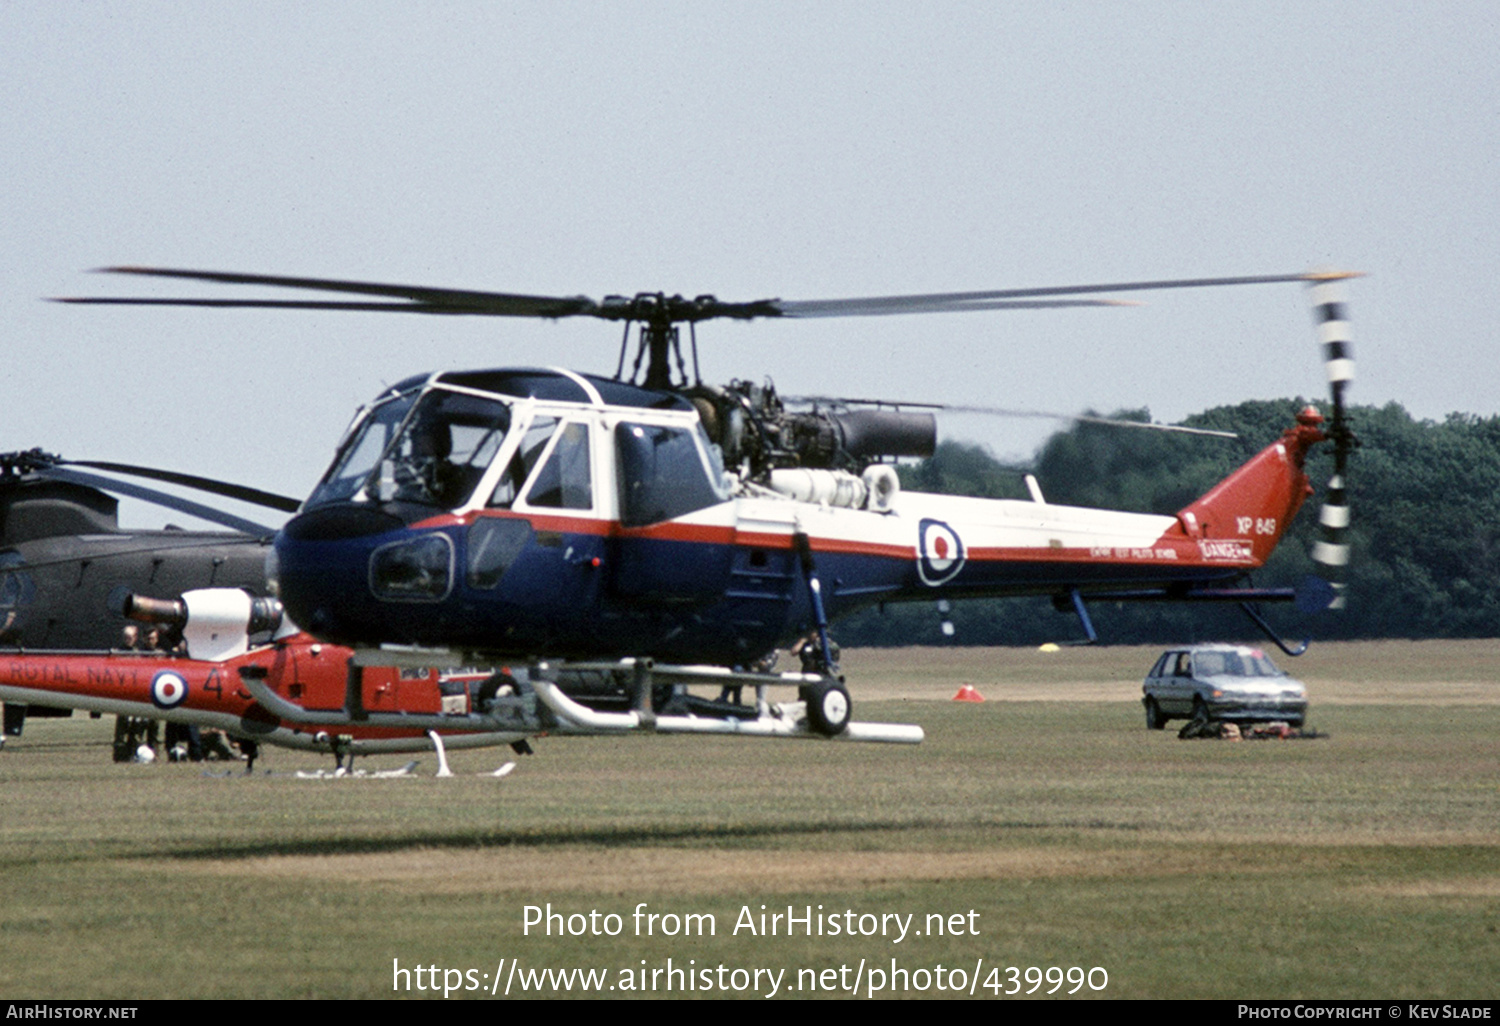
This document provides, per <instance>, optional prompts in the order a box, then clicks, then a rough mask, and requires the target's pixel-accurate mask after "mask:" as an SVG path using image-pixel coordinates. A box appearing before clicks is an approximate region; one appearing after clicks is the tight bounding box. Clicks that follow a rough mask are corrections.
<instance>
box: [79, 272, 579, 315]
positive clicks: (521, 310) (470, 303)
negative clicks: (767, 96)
mask: <svg viewBox="0 0 1500 1026" xmlns="http://www.w3.org/2000/svg"><path fill="white" fill-rule="evenodd" d="M100 270H101V271H102V272H104V273H108V274H138V275H144V276H147V277H154V278H185V279H188V280H190V281H212V282H219V283H221V284H225V285H265V286H269V287H273V288H286V289H313V290H317V291H322V292H348V293H353V294H356V295H364V296H385V297H388V298H389V299H391V300H393V302H390V303H339V302H332V303H313V302H299V301H295V300H286V301H283V300H237V299H176V298H170V299H141V298H116V297H67V298H64V299H60V300H59V302H63V303H95V304H124V305H135V306H220V307H271V308H277V309H294V310H402V311H410V312H419V313H471V314H488V315H490V316H499V317H548V318H552V317H571V316H573V315H575V314H592V313H594V312H595V311H596V310H597V309H598V304H597V303H595V302H594V301H593V300H592V299H589V298H588V297H587V296H527V295H520V294H517V293H510V292H476V291H471V290H467V289H440V288H431V287H428V286H423V285H393V284H386V283H381V282H365V281H340V280H335V279H331V278H289V277H283V276H281V275H269V274H241V273H238V272H232V271H190V270H179V269H174V268H165V267H104V268H100ZM394 300H406V302H404V303H402V302H394Z"/></svg>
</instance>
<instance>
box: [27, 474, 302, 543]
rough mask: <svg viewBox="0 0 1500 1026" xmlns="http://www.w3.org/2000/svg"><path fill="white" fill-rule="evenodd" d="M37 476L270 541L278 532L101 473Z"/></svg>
mask: <svg viewBox="0 0 1500 1026" xmlns="http://www.w3.org/2000/svg"><path fill="white" fill-rule="evenodd" d="M36 473H37V474H38V475H40V476H42V477H47V478H51V479H52V480H54V481H68V482H71V483H73V484H79V485H83V486H85V487H87V488H97V489H99V490H100V491H104V492H113V493H115V494H117V495H124V496H127V497H128V498H132V499H141V500H143V501H145V502H150V503H154V504H155V505H158V506H164V507H166V508H167V509H174V510H176V511H177V512H179V513H186V514H187V515H188V516H191V517H197V518H198V519H200V520H206V521H208V522H209V523H211V524H221V525H223V526H224V527H227V528H229V529H231V530H234V531H239V532H241V533H242V534H248V535H251V536H254V537H260V538H268V537H270V536H271V535H273V534H275V533H276V529H275V528H274V527H267V526H266V525H265V524H257V523H256V522H255V521H253V520H246V519H245V518H244V517H237V516H234V515H233V514H230V513H225V512H224V511H223V510H219V509H214V508H213V507H212V506H205V505H203V504H202V503H200V502H193V501H192V500H191V499H184V498H181V497H179V496H176V495H169V494H167V493H166V492H162V491H157V490H156V489H155V488H146V487H143V486H141V485H134V484H130V483H129V482H127V481H117V480H114V479H113V478H108V477H100V476H99V475H98V474H85V473H83V472H82V471H78V470H65V469H63V468H61V467H54V468H47V469H39V470H37V471H36Z"/></svg>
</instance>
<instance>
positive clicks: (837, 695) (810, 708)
mask: <svg viewBox="0 0 1500 1026" xmlns="http://www.w3.org/2000/svg"><path fill="white" fill-rule="evenodd" d="M802 700H803V701H804V702H806V703H807V721H808V723H810V724H811V725H812V728H813V730H816V731H817V732H818V733H819V734H826V735H827V736H829V737H833V736H834V735H835V734H840V733H843V730H844V728H845V727H847V726H848V725H849V704H850V703H849V692H847V691H845V690H844V686H843V685H842V684H840V683H839V682H838V681H836V680H821V681H819V682H818V683H816V684H808V685H806V686H804V687H803V688H802Z"/></svg>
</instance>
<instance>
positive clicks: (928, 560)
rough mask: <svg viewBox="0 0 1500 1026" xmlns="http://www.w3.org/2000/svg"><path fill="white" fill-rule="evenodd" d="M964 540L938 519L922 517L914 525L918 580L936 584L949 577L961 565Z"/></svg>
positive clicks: (962, 563)
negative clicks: (916, 524)
mask: <svg viewBox="0 0 1500 1026" xmlns="http://www.w3.org/2000/svg"><path fill="white" fill-rule="evenodd" d="M964 559H965V556H964V542H963V539H962V538H960V537H959V536H958V532H957V531H955V530H954V529H953V528H951V527H949V526H948V525H947V524H945V523H943V522H942V521H941V520H923V521H922V522H921V523H920V524H919V525H918V527H917V573H919V574H920V575H921V577H922V583H923V584H928V585H932V586H934V587H936V586H937V585H939V584H946V583H947V582H948V581H951V580H952V579H953V578H954V577H955V576H956V575H957V574H958V572H959V571H960V570H962V569H963V566H964Z"/></svg>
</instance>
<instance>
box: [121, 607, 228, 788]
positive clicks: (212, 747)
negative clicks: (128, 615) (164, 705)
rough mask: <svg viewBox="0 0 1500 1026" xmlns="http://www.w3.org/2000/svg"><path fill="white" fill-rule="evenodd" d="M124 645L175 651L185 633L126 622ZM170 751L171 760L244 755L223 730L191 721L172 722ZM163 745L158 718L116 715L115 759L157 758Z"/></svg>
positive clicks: (134, 649) (168, 741) (141, 649)
mask: <svg viewBox="0 0 1500 1026" xmlns="http://www.w3.org/2000/svg"><path fill="white" fill-rule="evenodd" d="M120 641H121V646H120V647H121V648H123V649H125V650H126V651H129V652H171V651H175V650H176V649H177V648H179V647H181V645H182V639H181V637H180V636H179V637H175V638H174V637H171V636H170V635H169V634H168V633H167V632H164V631H163V630H162V628H160V627H151V628H148V629H147V631H146V633H145V635H144V636H142V634H141V629H140V628H139V627H138V626H136V625H135V624H133V623H132V624H126V625H125V628H124V630H123V631H122V632H121V637H120ZM165 743H166V755H167V759H168V761H170V762H188V761H191V762H203V761H204V760H205V759H207V760H209V761H214V760H220V759H222V760H226V761H233V760H237V759H242V758H244V756H243V755H240V754H237V753H236V752H235V750H234V749H233V748H232V747H231V746H230V741H229V737H228V736H227V735H226V734H225V733H224V732H223V731H222V730H215V729H213V728H206V729H205V728H200V727H199V726H198V725H197V724H191V723H168V724H167V729H166V737H165ZM161 745H162V739H161V731H160V729H159V725H158V724H157V721H156V720H153V719H149V718H148V717H144V716H116V717H115V742H114V760H115V762H155V761H156V758H157V750H158V748H160V747H161Z"/></svg>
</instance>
